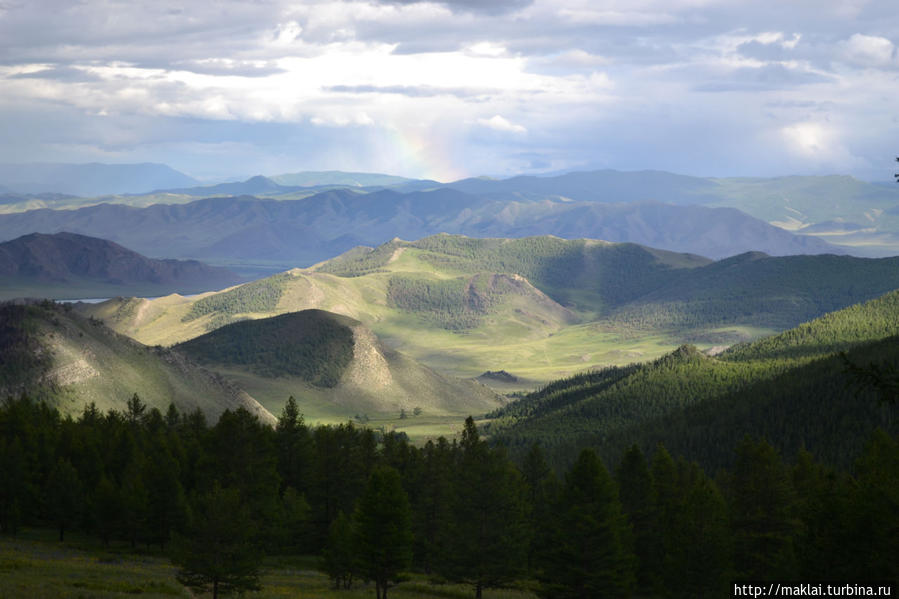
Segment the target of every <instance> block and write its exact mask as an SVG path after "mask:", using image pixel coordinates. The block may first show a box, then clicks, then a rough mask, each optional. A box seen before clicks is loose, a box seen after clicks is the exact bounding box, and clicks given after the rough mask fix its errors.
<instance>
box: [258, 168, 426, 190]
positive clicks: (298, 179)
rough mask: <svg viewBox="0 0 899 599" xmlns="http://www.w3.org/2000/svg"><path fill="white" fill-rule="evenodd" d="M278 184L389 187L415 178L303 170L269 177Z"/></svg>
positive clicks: (407, 182)
mask: <svg viewBox="0 0 899 599" xmlns="http://www.w3.org/2000/svg"><path fill="white" fill-rule="evenodd" d="M271 179H272V180H273V181H275V182H276V183H278V184H279V185H286V186H301V187H317V186H319V185H345V186H347V187H390V186H394V185H400V184H409V183H414V182H415V179H407V178H406V177H397V176H395V175H382V174H379V173H352V172H344V171H303V172H300V173H285V174H283V175H275V176H273V177H271Z"/></svg>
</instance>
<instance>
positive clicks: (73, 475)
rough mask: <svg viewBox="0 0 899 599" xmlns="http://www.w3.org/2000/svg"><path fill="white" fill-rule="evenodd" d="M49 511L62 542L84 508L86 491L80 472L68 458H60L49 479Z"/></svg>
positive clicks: (47, 488) (47, 495)
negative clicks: (79, 476) (79, 475)
mask: <svg viewBox="0 0 899 599" xmlns="http://www.w3.org/2000/svg"><path fill="white" fill-rule="evenodd" d="M46 499H47V511H48V514H49V515H50V518H51V519H52V521H53V523H54V525H56V527H57V528H58V529H59V540H60V542H62V541H63V540H64V537H65V531H66V529H67V528H70V527H71V526H72V525H74V524H75V523H76V522H78V520H79V518H80V517H81V514H82V509H83V508H84V490H83V488H82V485H81V480H80V479H79V478H78V472H76V471H75V469H74V468H73V467H72V464H71V463H70V462H69V460H68V459H66V458H59V460H58V461H57V462H56V466H55V467H54V468H53V470H52V471H51V472H50V476H49V477H48V478H47V487H46Z"/></svg>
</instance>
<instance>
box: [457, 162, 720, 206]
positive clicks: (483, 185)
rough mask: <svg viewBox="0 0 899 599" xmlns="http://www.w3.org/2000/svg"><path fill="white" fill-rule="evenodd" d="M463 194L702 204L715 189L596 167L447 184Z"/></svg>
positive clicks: (681, 178)
mask: <svg viewBox="0 0 899 599" xmlns="http://www.w3.org/2000/svg"><path fill="white" fill-rule="evenodd" d="M446 187H449V188H452V189H458V190H459V191H464V192H466V193H474V194H482V195H488V196H490V195H504V196H515V197H518V198H521V199H532V200H540V199H546V198H548V197H562V198H567V199H570V200H574V201H577V202H605V203H610V204H617V203H622V202H647V201H654V202H665V203H669V204H696V203H702V199H703V194H706V193H709V192H711V191H712V190H714V189H715V188H716V185H715V183H713V182H712V181H709V180H708V179H702V178H699V177H689V176H686V175H675V174H673V173H666V172H664V171H615V170H600V171H586V172H572V173H565V174H563V175H556V176H553V177H535V176H528V175H521V176H518V177H512V178H509V179H489V178H483V177H481V178H472V179H463V180H461V181H455V182H453V183H447V184H446Z"/></svg>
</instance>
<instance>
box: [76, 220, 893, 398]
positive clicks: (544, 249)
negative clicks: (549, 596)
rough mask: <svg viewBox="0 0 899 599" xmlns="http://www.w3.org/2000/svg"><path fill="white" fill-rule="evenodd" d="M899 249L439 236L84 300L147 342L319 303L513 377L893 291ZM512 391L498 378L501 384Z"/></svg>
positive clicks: (642, 352)
mask: <svg viewBox="0 0 899 599" xmlns="http://www.w3.org/2000/svg"><path fill="white" fill-rule="evenodd" d="M897 266H899V259H897V258H890V259H863V258H849V257H843V256H833V255H822V256H793V257H783V258H777V257H770V256H766V255H764V254H759V253H755V254H744V255H741V256H736V257H733V258H729V259H726V260H721V261H718V262H712V261H710V260H708V259H705V258H702V257H699V256H695V255H691V254H677V253H673V252H667V251H661V250H656V249H652V248H646V247H643V246H639V245H634V244H615V243H608V242H602V241H595V240H584V239H580V240H564V239H559V238H557V237H551V236H543V237H531V238H522V239H493V238H488V239H474V238H468V237H463V236H457V235H445V234H442V235H435V236H432V237H427V238H424V239H421V240H418V241H412V242H410V241H403V240H399V239H394V240H392V241H390V242H388V243H385V244H382V245H380V246H378V247H376V248H365V247H357V248H355V249H353V250H351V251H350V252H347V253H345V254H343V255H341V256H338V257H336V258H334V259H332V260H328V261H326V262H323V263H320V264H317V265H315V266H313V267H310V268H308V269H293V270H291V271H288V272H285V273H281V274H279V275H275V276H272V277H268V278H266V279H261V280H258V281H255V282H252V283H247V284H244V285H241V286H238V287H235V288H233V289H229V290H226V291H224V292H219V293H210V294H205V295H203V296H199V297H195V298H190V299H188V298H181V297H177V296H171V297H166V298H160V299H157V300H152V301H148V300H128V299H115V300H111V301H110V302H106V303H104V304H99V305H90V306H81V307H80V308H79V310H81V311H83V312H84V313H85V314H89V315H93V316H95V317H97V318H100V319H102V320H103V321H104V322H106V323H107V324H109V326H111V327H113V328H114V329H116V330H117V331H120V332H122V333H125V334H128V335H132V336H134V337H135V338H136V339H138V340H140V341H142V342H144V343H149V344H172V343H177V342H182V341H186V340H188V339H192V338H194V337H197V336H199V335H202V334H204V333H207V332H209V331H212V330H215V329H217V328H219V327H221V326H223V325H225V324H229V323H232V322H235V321H239V320H246V319H256V318H264V317H269V316H274V315H277V314H282V313H285V312H295V311H299V310H305V309H310V308H318V309H322V310H327V311H330V312H334V313H338V314H343V315H345V316H349V317H350V318H354V319H356V320H358V321H360V322H362V323H364V324H365V325H366V326H368V327H370V328H371V329H372V331H374V333H376V334H377V335H378V336H379V337H380V338H381V339H383V340H384V342H385V343H386V344H388V345H390V346H392V347H394V348H396V349H398V350H400V351H402V352H404V353H405V354H407V355H409V356H410V357H411V358H413V359H415V360H418V361H420V362H422V363H424V364H427V365H428V366H430V367H431V368H434V369H436V370H438V371H440V372H444V373H447V374H451V375H453V376H459V377H462V378H474V377H477V376H479V375H480V374H481V373H483V372H485V371H499V370H505V371H507V372H508V373H510V374H511V375H512V376H513V377H515V379H516V380H517V381H518V382H517V385H518V387H517V388H518V389H533V388H534V387H535V386H537V385H539V384H540V383H545V382H547V381H550V380H554V379H558V378H564V377H566V376H571V375H574V374H576V373H578V372H581V371H583V370H585V369H589V368H591V367H595V368H599V367H602V366H607V365H609V364H619V365H624V364H628V363H630V362H633V361H645V360H651V359H654V358H657V357H660V356H662V355H663V354H665V353H667V352H670V351H671V350H673V349H674V348H676V347H678V346H679V345H682V344H684V343H694V344H697V345H699V346H700V347H701V348H704V349H705V348H709V347H712V346H727V345H730V344H733V343H735V342H738V341H745V340H748V339H753V338H757V337H759V336H761V335H763V334H770V333H772V332H777V331H781V330H784V329H787V328H790V327H794V326H797V325H798V324H800V323H802V322H804V321H807V320H810V319H812V318H815V317H817V316H820V315H822V314H824V313H826V312H828V311H831V310H835V309H839V308H842V307H845V306H848V305H851V304H853V303H856V302H859V301H864V300H868V299H871V298H874V297H877V296H878V295H880V294H883V293H884V292H886V291H889V290H892V289H896V288H899V268H897ZM503 388H504V389H510V387H509V386H508V385H505V386H504V387H503Z"/></svg>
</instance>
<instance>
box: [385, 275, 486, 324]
mask: <svg viewBox="0 0 899 599" xmlns="http://www.w3.org/2000/svg"><path fill="white" fill-rule="evenodd" d="M477 285H478V278H477V277H474V278H469V277H459V278H455V279H434V278H430V277H426V276H421V275H393V276H391V277H390V279H389V280H388V283H387V305H388V306H391V307H394V308H399V309H400V310H404V311H406V312H411V313H413V314H418V315H419V316H421V317H423V318H425V319H426V320H428V321H430V322H433V323H434V324H436V325H437V326H440V327H442V328H444V329H447V330H450V331H455V330H464V329H471V328H475V327H477V326H478V325H479V324H480V323H481V320H482V319H483V316H484V314H485V313H486V312H487V311H488V310H489V308H490V306H491V305H492V304H493V302H494V301H495V299H496V298H495V297H494V294H491V293H489V290H488V289H484V290H483V291H484V292H483V293H478V290H477ZM482 286H483V285H482Z"/></svg>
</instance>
